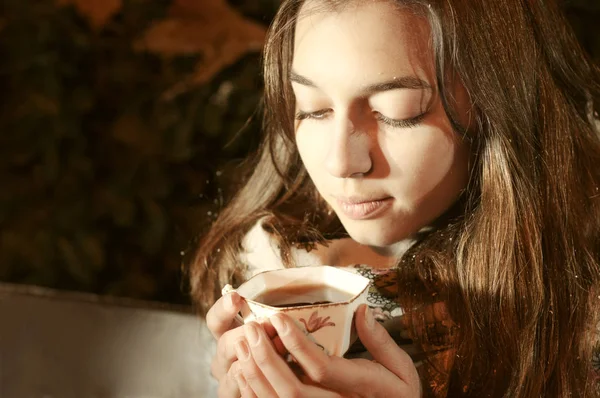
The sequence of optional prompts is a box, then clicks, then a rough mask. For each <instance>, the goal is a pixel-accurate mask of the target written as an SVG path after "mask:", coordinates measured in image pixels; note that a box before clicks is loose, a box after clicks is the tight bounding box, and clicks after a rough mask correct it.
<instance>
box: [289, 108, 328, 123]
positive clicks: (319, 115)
mask: <svg viewBox="0 0 600 398" xmlns="http://www.w3.org/2000/svg"><path fill="white" fill-rule="evenodd" d="M330 111H331V109H321V110H318V111H314V112H304V111H298V112H297V113H296V120H305V119H316V120H321V119H325V117H326V116H327V114H328V113H330Z"/></svg>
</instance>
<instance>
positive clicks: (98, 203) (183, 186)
mask: <svg viewBox="0 0 600 398" xmlns="http://www.w3.org/2000/svg"><path fill="white" fill-rule="evenodd" d="M278 3H279V1H278V0H235V1H233V0H232V1H230V2H228V3H227V2H226V1H225V0H220V1H217V0H36V1H34V0H29V1H27V0H4V1H3V2H2V5H0V95H1V98H2V99H1V103H0V281H5V282H12V283H22V284H34V285H40V286H47V287H52V288H58V289H68V290H78V291H87V292H94V293H99V294H105V295H114V296H126V297H133V298H139V299H150V300H159V301H167V302H172V303H187V302H188V298H187V294H186V289H187V287H186V284H185V283H184V282H183V281H184V278H182V273H181V265H182V263H184V262H185V261H186V260H188V259H189V257H190V255H191V253H192V252H193V248H194V245H195V242H196V239H197V237H198V236H200V235H201V234H202V232H203V231H205V230H206V228H208V227H209V226H210V223H211V221H212V220H214V218H215V217H216V215H217V214H218V212H219V210H220V208H221V206H222V205H223V203H224V202H225V201H226V200H227V197H229V196H230V193H231V192H232V191H234V190H235V188H236V186H237V185H236V183H237V181H236V179H235V176H236V167H238V165H239V163H240V160H241V159H243V158H244V157H245V156H246V155H247V154H248V153H249V152H251V151H252V150H254V149H255V147H256V145H257V142H258V134H259V123H260V121H259V120H257V118H254V119H253V118H252V116H253V114H254V113H255V112H256V108H257V104H258V102H259V100H260V95H261V80H260V58H259V55H258V52H257V50H258V49H260V46H261V44H262V38H263V35H264V30H265V28H266V26H267V25H268V23H269V21H270V20H271V18H272V17H273V15H274V13H275V11H276V9H277V6H278ZM564 7H565V10H566V12H567V15H568V16H569V19H570V21H571V23H572V25H573V27H574V28H575V30H576V32H577V34H578V36H579V38H580V40H581V43H582V45H583V46H584V47H585V49H586V50H587V51H588V52H589V53H590V54H592V56H593V57H594V58H595V60H596V61H599V60H600V29H599V28H598V26H600V0H587V1H584V0H579V1H569V2H564Z"/></svg>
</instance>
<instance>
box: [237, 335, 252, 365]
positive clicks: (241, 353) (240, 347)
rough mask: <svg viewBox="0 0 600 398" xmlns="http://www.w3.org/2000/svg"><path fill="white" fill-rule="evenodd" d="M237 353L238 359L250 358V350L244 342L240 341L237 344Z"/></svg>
mask: <svg viewBox="0 0 600 398" xmlns="http://www.w3.org/2000/svg"><path fill="white" fill-rule="evenodd" d="M235 353H236V355H237V357H238V359H242V360H244V361H245V360H246V359H248V358H250V350H249V349H248V344H246V342H245V341H244V340H239V341H237V342H236V343H235Z"/></svg>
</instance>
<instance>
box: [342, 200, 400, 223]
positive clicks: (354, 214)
mask: <svg viewBox="0 0 600 398" xmlns="http://www.w3.org/2000/svg"><path fill="white" fill-rule="evenodd" d="M335 199H336V202H337V204H338V208H339V209H340V210H341V211H342V213H344V215H346V216H347V217H348V218H350V219H353V220H365V219H369V218H375V217H377V216H378V215H381V214H382V213H383V212H385V211H386V210H387V209H389V208H390V207H391V206H392V202H393V198H391V197H379V198H360V197H356V196H351V197H336V198H335Z"/></svg>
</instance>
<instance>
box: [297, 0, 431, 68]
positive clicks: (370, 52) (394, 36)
mask: <svg viewBox="0 0 600 398" xmlns="http://www.w3.org/2000/svg"><path fill="white" fill-rule="evenodd" d="M429 43H430V30H429V25H428V23H427V21H426V19H425V18H423V17H421V16H417V15H416V14H415V13H414V12H413V11H410V10H408V9H407V8H405V7H400V6H398V5H394V4H392V3H391V2H389V1H383V0H382V1H368V2H365V1H360V2H359V1H356V2H352V3H351V4H348V5H344V6H341V7H337V8H334V7H332V6H328V4H327V2H325V1H318V0H309V1H308V2H306V3H305V4H304V5H303V7H302V8H301V10H300V13H299V15H298V21H297V24H296V30H295V40H294V58H293V68H294V70H295V71H296V72H298V73H301V74H306V75H310V74H311V73H313V72H315V73H317V74H321V73H319V72H323V71H324V70H325V69H328V70H331V71H334V70H335V73H339V72H340V70H344V71H348V70H350V71H352V69H359V70H361V71H362V72H363V74H371V73H376V74H380V75H388V74H390V75H394V74H397V73H401V72H410V70H411V69H412V71H413V72H417V71H421V72H423V71H425V70H427V69H430V67H431V66H432V64H433V62H432V56H431V49H430V44H429ZM399 69H401V70H399ZM418 74H421V73H418ZM389 77H392V76H389Z"/></svg>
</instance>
